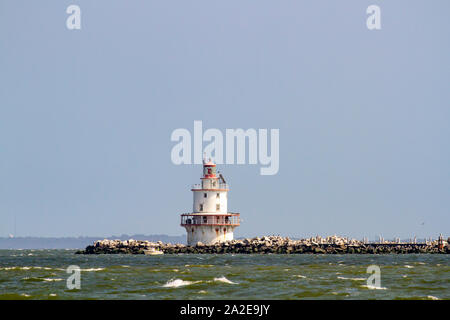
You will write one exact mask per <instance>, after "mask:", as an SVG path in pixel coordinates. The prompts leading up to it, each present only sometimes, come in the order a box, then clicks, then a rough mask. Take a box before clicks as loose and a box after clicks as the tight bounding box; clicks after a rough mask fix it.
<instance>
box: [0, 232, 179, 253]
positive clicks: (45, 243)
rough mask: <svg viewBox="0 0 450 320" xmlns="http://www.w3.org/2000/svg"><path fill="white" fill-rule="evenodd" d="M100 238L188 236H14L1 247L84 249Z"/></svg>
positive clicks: (169, 239)
mask: <svg viewBox="0 0 450 320" xmlns="http://www.w3.org/2000/svg"><path fill="white" fill-rule="evenodd" d="M100 239H119V240H128V239H135V240H148V241H152V242H156V241H162V242H164V243H173V244H175V243H182V244H185V243H186V236H185V235H182V236H168V235H166V234H152V235H143V234H135V235H127V234H122V235H120V236H110V237H65V238H56V237H54V238H46V237H14V238H1V237H0V249H83V248H85V247H87V246H88V245H91V244H92V243H93V242H94V241H97V240H100Z"/></svg>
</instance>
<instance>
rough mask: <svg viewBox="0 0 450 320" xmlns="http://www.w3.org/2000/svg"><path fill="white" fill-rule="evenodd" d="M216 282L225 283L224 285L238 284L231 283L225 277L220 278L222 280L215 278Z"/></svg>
mask: <svg viewBox="0 0 450 320" xmlns="http://www.w3.org/2000/svg"><path fill="white" fill-rule="evenodd" d="M214 281H216V282H223V283H229V284H237V283H236V282H233V281H230V280H228V279H227V278H225V277H220V278H214Z"/></svg>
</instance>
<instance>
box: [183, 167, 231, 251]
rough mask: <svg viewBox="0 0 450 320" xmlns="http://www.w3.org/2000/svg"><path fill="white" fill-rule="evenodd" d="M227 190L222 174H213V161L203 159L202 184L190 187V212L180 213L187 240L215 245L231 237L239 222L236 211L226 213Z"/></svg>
mask: <svg viewBox="0 0 450 320" xmlns="http://www.w3.org/2000/svg"><path fill="white" fill-rule="evenodd" d="M228 190H229V187H228V185H227V183H226V182H225V179H224V178H223V176H222V174H220V173H219V174H218V176H217V173H216V164H215V163H213V162H212V161H211V159H210V160H209V161H208V162H207V161H206V160H203V176H202V178H201V184H195V185H193V186H192V189H191V191H192V192H193V195H194V205H193V208H192V211H193V212H192V213H183V214H182V215H181V226H182V227H184V228H186V232H187V243H188V245H189V246H194V245H196V244H197V243H198V242H201V243H203V244H214V243H218V242H224V241H228V240H233V231H234V228H236V227H237V226H239V225H240V219H239V213H231V212H228V206H227V202H228Z"/></svg>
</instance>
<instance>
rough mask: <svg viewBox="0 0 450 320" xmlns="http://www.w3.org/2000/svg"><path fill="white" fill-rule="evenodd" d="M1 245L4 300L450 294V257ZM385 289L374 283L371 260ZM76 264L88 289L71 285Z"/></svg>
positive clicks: (426, 296)
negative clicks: (89, 251) (108, 251)
mask: <svg viewBox="0 0 450 320" xmlns="http://www.w3.org/2000/svg"><path fill="white" fill-rule="evenodd" d="M74 252H75V251H74V250H0V299H450V258H449V256H448V255H428V254H424V255H232V254H225V255H194V254H192V255H161V256H144V255H75V254H74ZM373 264H375V265H378V266H379V267H380V268H381V289H370V288H368V287H367V281H366V279H367V278H368V277H369V274H368V273H366V270H367V267H368V266H369V265H373ZM69 265H78V266H79V267H80V268H81V269H82V271H81V289H80V290H69V289H67V287H66V282H67V278H68V277H69V276H70V274H68V273H67V272H66V269H67V267H68V266H69Z"/></svg>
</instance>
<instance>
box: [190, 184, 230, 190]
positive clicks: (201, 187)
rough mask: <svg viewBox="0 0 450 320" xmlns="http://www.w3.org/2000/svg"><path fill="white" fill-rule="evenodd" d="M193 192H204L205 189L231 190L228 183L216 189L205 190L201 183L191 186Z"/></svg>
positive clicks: (219, 185)
mask: <svg viewBox="0 0 450 320" xmlns="http://www.w3.org/2000/svg"><path fill="white" fill-rule="evenodd" d="M191 189H192V190H203V189H227V190H228V189H230V188H229V186H228V184H227V183H219V184H218V185H217V186H216V187H210V188H203V186H202V184H201V183H196V184H193V185H192V186H191Z"/></svg>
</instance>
